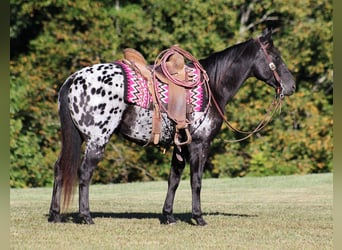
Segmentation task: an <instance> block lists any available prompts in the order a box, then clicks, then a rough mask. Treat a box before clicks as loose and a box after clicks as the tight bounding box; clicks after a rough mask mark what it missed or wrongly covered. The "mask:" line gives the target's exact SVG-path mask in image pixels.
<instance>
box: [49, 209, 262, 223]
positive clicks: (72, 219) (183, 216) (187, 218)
mask: <svg viewBox="0 0 342 250" xmlns="http://www.w3.org/2000/svg"><path fill="white" fill-rule="evenodd" d="M46 216H47V217H48V215H46ZM174 216H175V218H176V219H177V221H182V222H185V223H188V224H191V225H195V223H194V222H193V220H192V214H191V213H175V214H174ZM203 216H227V217H258V216H257V215H253V214H234V213H221V212H214V213H203ZM91 217H92V218H93V219H95V218H112V219H158V220H159V221H160V224H167V223H166V218H165V216H164V215H163V214H161V213H136V212H120V213H112V212H92V213H91ZM61 219H62V220H61V222H62V223H77V224H80V223H82V221H81V219H80V218H79V216H78V213H66V214H62V215H61Z"/></svg>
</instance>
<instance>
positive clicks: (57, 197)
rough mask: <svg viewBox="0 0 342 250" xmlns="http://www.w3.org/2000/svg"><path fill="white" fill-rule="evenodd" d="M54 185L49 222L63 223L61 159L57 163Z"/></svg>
mask: <svg viewBox="0 0 342 250" xmlns="http://www.w3.org/2000/svg"><path fill="white" fill-rule="evenodd" d="M54 168H55V169H54V172H55V173H54V174H55V177H54V183H53V191H52V199H51V205H50V212H49V218H48V221H49V222H61V216H60V206H61V205H60V201H61V192H62V184H63V183H62V173H61V169H60V158H58V160H57V161H56V163H55V167H54Z"/></svg>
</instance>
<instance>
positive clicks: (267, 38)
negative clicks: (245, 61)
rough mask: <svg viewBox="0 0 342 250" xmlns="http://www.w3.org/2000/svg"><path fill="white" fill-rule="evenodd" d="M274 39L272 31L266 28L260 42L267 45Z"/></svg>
mask: <svg viewBox="0 0 342 250" xmlns="http://www.w3.org/2000/svg"><path fill="white" fill-rule="evenodd" d="M271 38H272V29H269V28H265V29H264V31H263V32H262V35H261V36H260V37H259V39H260V42H262V43H263V44H267V43H269V42H270V41H271Z"/></svg>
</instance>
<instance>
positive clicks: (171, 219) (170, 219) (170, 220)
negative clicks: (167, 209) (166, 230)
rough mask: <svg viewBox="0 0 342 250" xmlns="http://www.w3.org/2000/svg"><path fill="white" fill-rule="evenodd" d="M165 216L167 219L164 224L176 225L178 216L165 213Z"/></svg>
mask: <svg viewBox="0 0 342 250" xmlns="http://www.w3.org/2000/svg"><path fill="white" fill-rule="evenodd" d="M164 216H165V218H164V219H165V220H164V221H163V224H166V225H174V224H176V222H177V221H176V218H175V217H174V216H173V215H164Z"/></svg>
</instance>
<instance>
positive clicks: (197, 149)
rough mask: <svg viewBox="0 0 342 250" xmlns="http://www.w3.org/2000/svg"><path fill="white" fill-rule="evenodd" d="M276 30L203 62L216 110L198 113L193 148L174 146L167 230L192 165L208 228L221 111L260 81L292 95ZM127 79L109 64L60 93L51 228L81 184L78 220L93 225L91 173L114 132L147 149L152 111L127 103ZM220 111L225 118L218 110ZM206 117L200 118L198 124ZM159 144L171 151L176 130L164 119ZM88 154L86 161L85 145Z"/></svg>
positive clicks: (195, 204) (196, 206)
mask: <svg viewBox="0 0 342 250" xmlns="http://www.w3.org/2000/svg"><path fill="white" fill-rule="evenodd" d="M271 33H272V32H271V31H269V30H267V29H266V30H265V31H264V32H263V34H262V35H261V36H259V37H258V38H256V39H250V40H247V41H245V42H242V43H239V44H236V45H234V46H232V47H229V48H227V49H225V50H223V51H220V52H217V53H214V54H212V55H210V56H209V57H208V58H206V59H202V60H200V61H199V63H200V65H202V67H203V68H204V70H205V71H206V72H207V75H208V77H209V87H210V92H211V96H212V98H213V99H215V100H216V102H217V105H210V106H208V109H206V110H205V111H203V112H202V113H201V112H195V113H193V114H192V118H193V119H195V120H196V122H194V123H192V124H191V125H190V127H189V130H190V133H191V136H192V142H191V143H190V144H188V145H182V146H174V150H173V157H172V164H171V170H170V174H169V179H168V191H167V195H166V199H165V203H164V207H163V215H164V216H165V220H166V222H167V223H175V222H176V219H175V217H174V215H173V203H174V197H175V193H176V190H177V187H178V185H179V182H180V177H181V174H182V171H183V169H184V167H185V164H186V162H189V163H190V168H191V189H192V216H193V218H194V220H195V221H196V222H197V224H198V225H206V222H205V220H204V219H203V217H202V210H201V201H200V194H201V187H202V174H203V169H204V165H205V163H206V161H207V157H208V153H209V147H210V143H211V141H212V140H213V139H214V137H215V136H216V135H217V133H218V132H219V129H220V127H221V125H222V122H223V118H222V116H221V115H220V112H221V111H222V110H224V108H225V106H226V104H227V103H228V101H229V100H230V99H231V98H232V97H233V96H234V95H235V94H236V93H237V91H238V90H239V89H240V87H241V86H242V84H243V83H244V82H245V80H246V79H247V78H249V77H256V78H257V79H259V80H262V81H264V82H266V83H267V84H268V85H270V86H271V87H273V88H274V89H276V92H277V94H278V95H279V96H280V98H282V97H284V96H289V95H292V94H293V93H294V91H295V81H294V78H293V76H292V75H291V73H290V71H289V70H288V68H287V67H286V65H285V63H284V62H283V60H282V58H281V56H280V54H279V51H278V50H277V49H276V48H275V47H274V45H273V41H272V39H271ZM128 78H129V76H127V73H126V72H125V71H124V69H123V67H122V65H120V64H119V63H116V62H114V63H103V64H97V65H93V66H90V67H86V68H83V69H81V70H79V71H78V72H76V73H74V74H72V75H71V76H70V77H69V78H68V79H67V80H66V82H65V83H64V85H63V86H62V87H61V89H60V92H59V115H60V120H61V134H62V149H61V153H60V156H59V158H58V160H57V162H56V164H55V169H54V174H55V177H54V187H53V194H52V201H51V207H50V213H49V221H51V222H60V221H61V216H60V202H61V194H62V189H63V191H64V204H68V203H69V201H70V199H71V196H72V195H73V190H74V186H75V183H76V180H77V177H78V180H79V216H80V218H81V220H82V222H84V223H88V224H92V223H94V222H93V220H92V218H91V215H90V210H89V184H90V180H91V177H92V174H93V170H94V168H95V167H96V165H97V163H98V162H99V161H100V160H101V159H102V157H103V153H104V149H105V145H106V144H107V143H108V141H109V139H110V137H111V135H112V134H113V133H119V134H122V135H123V136H125V137H126V138H128V139H130V140H133V141H135V142H138V143H139V144H146V143H147V142H148V141H149V138H150V135H151V130H152V111H151V110H149V109H145V108H141V107H139V106H137V105H132V104H130V103H127V102H126V101H125V84H127V79H128ZM219 110H220V111H219ZM196 117H201V119H196ZM162 130H163V131H164V132H163V134H162V136H161V138H160V143H161V144H163V145H164V146H172V145H171V144H172V143H173V141H172V138H173V137H174V133H175V123H174V122H173V121H172V120H171V119H169V118H168V117H167V116H165V114H164V115H163V119H162ZM83 142H85V143H86V145H85V153H84V157H83V159H82V160H81V153H82V152H81V149H82V147H81V145H82V143H83Z"/></svg>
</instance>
